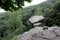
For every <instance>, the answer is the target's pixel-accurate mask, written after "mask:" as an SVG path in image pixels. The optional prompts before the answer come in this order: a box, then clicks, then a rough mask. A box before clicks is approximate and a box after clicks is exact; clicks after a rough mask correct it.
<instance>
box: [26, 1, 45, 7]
mask: <svg viewBox="0 0 60 40" xmlns="http://www.w3.org/2000/svg"><path fill="white" fill-rule="evenodd" d="M44 1H46V0H32V2H31V3H28V2H25V7H27V6H31V5H36V4H39V3H41V2H44Z"/></svg>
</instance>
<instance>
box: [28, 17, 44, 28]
mask: <svg viewBox="0 0 60 40" xmlns="http://www.w3.org/2000/svg"><path fill="white" fill-rule="evenodd" d="M43 19H44V17H43V16H32V17H31V18H30V19H29V20H28V21H29V23H30V26H31V27H37V26H42V25H43V24H42V22H43Z"/></svg>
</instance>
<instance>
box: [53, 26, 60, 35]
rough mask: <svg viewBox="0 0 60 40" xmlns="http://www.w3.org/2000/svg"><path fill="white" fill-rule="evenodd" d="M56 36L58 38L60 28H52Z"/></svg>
mask: <svg viewBox="0 0 60 40" xmlns="http://www.w3.org/2000/svg"><path fill="white" fill-rule="evenodd" d="M53 31H54V32H55V33H56V35H57V36H60V27H59V28H54V30H53Z"/></svg>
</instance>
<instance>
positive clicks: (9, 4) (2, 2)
mask: <svg viewBox="0 0 60 40" xmlns="http://www.w3.org/2000/svg"><path fill="white" fill-rule="evenodd" d="M24 1H27V2H31V0H0V7H1V8H2V9H4V10H6V11H8V10H9V11H13V10H18V9H19V8H22V6H24Z"/></svg>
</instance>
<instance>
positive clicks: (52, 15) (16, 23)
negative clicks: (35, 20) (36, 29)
mask: <svg viewBox="0 0 60 40" xmlns="http://www.w3.org/2000/svg"><path fill="white" fill-rule="evenodd" d="M35 15H38V16H40V15H43V16H44V17H45V19H44V24H45V25H46V26H49V27H51V26H53V25H57V26H60V0H47V1H44V2H42V3H41V4H38V5H32V6H29V7H25V8H23V9H19V10H16V11H12V12H11V11H7V12H2V13H0V40H17V39H16V37H17V35H19V34H22V33H24V32H26V31H28V30H29V29H31V28H30V26H29V23H28V19H29V18H30V17H31V16H35Z"/></svg>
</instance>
